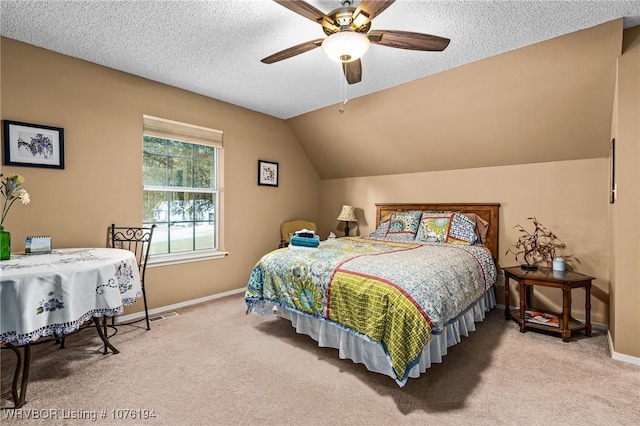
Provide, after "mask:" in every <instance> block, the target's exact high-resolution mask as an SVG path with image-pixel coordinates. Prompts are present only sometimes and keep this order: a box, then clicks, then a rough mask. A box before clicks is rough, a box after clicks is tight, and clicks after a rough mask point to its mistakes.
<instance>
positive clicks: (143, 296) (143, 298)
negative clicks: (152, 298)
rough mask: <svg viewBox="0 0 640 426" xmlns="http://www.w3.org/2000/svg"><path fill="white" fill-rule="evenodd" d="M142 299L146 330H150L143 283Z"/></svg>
mask: <svg viewBox="0 0 640 426" xmlns="http://www.w3.org/2000/svg"><path fill="white" fill-rule="evenodd" d="M142 300H143V301H144V316H145V319H146V321H147V331H149V330H151V325H150V324H149V309H148V308H147V292H146V291H145V290H144V284H143V285H142Z"/></svg>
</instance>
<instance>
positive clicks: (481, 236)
mask: <svg viewBox="0 0 640 426" xmlns="http://www.w3.org/2000/svg"><path fill="white" fill-rule="evenodd" d="M463 214H464V215H465V216H466V217H468V218H469V219H471V220H472V221H474V222H475V223H476V236H477V237H478V238H477V239H476V243H478V242H480V244H486V242H487V234H488V233H489V222H487V221H486V220H484V219H483V218H482V217H481V216H478V215H477V214H476V213H463Z"/></svg>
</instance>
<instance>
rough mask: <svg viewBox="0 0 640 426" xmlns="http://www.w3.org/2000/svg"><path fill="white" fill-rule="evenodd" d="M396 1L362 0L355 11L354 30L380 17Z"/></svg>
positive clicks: (352, 25)
mask: <svg viewBox="0 0 640 426" xmlns="http://www.w3.org/2000/svg"><path fill="white" fill-rule="evenodd" d="M395 1H396V0H362V1H361V2H360V4H359V5H358V7H357V8H356V10H354V11H353V15H351V16H352V18H353V23H352V24H351V28H352V29H356V28H360V27H363V26H365V25H367V24H368V23H369V22H371V20H372V19H373V18H375V17H376V16H378V15H380V14H381V13H382V12H384V11H385V9H386V8H388V7H389V6H391V5H392V4H393V3H394V2H395Z"/></svg>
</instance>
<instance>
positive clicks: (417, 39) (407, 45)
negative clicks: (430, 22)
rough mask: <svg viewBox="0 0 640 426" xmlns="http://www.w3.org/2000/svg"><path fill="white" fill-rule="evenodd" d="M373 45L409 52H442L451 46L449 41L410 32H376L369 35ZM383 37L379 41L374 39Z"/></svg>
mask: <svg viewBox="0 0 640 426" xmlns="http://www.w3.org/2000/svg"><path fill="white" fill-rule="evenodd" d="M367 36H369V40H371V43H375V44H379V45H382V46H389V47H395V48H398V49H408V50H426V51H433V52H441V51H443V50H444V49H446V48H447V46H448V45H449V41H450V40H449V39H448V38H444V37H438V36H434V35H430V34H422V33H412V32H409V31H395V30H374V31H371V32H369V34H367ZM377 36H381V37H380V39H378V40H377V41H376V40H375V38H374V37H377Z"/></svg>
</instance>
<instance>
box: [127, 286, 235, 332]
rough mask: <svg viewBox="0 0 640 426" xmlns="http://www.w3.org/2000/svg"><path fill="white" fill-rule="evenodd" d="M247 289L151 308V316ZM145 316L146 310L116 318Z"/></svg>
mask: <svg viewBox="0 0 640 426" xmlns="http://www.w3.org/2000/svg"><path fill="white" fill-rule="evenodd" d="M246 290H247V288H246V287H242V288H238V289H235V290H229V291H225V292H224V293H218V294H213V295H211V296H205V297H200V298H198V299H192V300H187V301H184V302H180V303H175V304H173V305H167V306H161V307H160V308H153V309H149V317H152V316H154V315H157V314H161V313H163V312H167V311H173V310H175V309H180V308H186V307H187V306H193V305H198V304H200V303H204V302H209V301H211V300H215V299H221V298H223V297H227V296H231V295H234V294H238V293H244V292H245V291H246ZM141 318H144V310H143V311H140V312H134V313H133V314H129V315H123V316H119V317H117V318H116V324H118V323H121V322H129V321H135V320H138V319H141Z"/></svg>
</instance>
